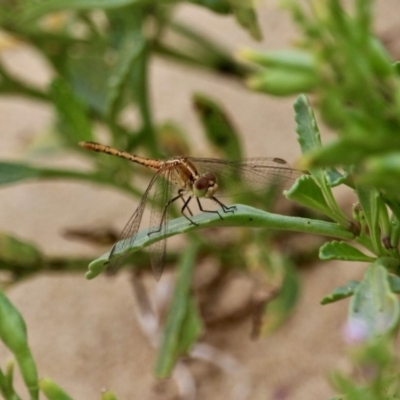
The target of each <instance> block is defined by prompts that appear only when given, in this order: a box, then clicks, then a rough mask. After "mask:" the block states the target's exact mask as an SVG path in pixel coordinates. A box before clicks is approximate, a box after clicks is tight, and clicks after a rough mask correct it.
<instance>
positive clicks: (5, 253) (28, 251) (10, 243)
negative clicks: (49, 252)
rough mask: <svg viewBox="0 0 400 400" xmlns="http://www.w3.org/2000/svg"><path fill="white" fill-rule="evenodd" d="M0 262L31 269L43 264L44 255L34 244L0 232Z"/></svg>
mask: <svg viewBox="0 0 400 400" xmlns="http://www.w3.org/2000/svg"><path fill="white" fill-rule="evenodd" d="M0 262H1V263H2V264H6V265H10V266H13V265H17V266H19V267H23V268H26V269H29V268H30V267H37V266H38V264H40V263H42V262H43V255H42V253H41V252H40V251H39V250H38V249H37V248H36V247H35V246H33V245H32V244H30V243H28V242H24V241H22V240H19V239H17V238H15V237H13V236H10V235H6V234H5V233H2V232H0Z"/></svg>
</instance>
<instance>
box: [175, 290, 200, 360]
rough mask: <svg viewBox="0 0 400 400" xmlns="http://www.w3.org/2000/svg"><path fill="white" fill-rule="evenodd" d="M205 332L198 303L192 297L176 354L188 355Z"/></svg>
mask: <svg viewBox="0 0 400 400" xmlns="http://www.w3.org/2000/svg"><path fill="white" fill-rule="evenodd" d="M171 311H172V310H171ZM203 331H204V326H203V320H202V319H201V315H200V311H199V308H198V306H197V302H196V300H195V298H194V297H193V296H190V297H189V304H188V309H187V311H186V316H185V320H184V321H183V323H182V330H181V332H180V339H179V343H178V347H177V349H176V354H177V355H185V354H187V353H188V352H189V351H190V349H191V347H192V346H193V344H194V343H196V342H197V340H198V338H199V336H200V335H201V334H202V333H203Z"/></svg>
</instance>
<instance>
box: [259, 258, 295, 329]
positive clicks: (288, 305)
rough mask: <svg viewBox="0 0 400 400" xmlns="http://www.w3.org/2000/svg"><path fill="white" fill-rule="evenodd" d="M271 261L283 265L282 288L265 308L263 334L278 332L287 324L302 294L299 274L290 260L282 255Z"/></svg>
mask: <svg viewBox="0 0 400 400" xmlns="http://www.w3.org/2000/svg"><path fill="white" fill-rule="evenodd" d="M271 260H272V261H273V262H277V263H279V262H280V263H281V266H280V267H281V268H282V269H283V271H282V274H283V276H282V286H281V288H280V289H279V293H278V295H277V296H276V297H275V298H273V299H272V300H271V301H269V302H268V304H267V305H266V307H265V313H264V315H265V322H264V323H263V324H262V332H270V331H272V330H276V329H278V328H279V327H280V326H281V325H282V324H283V323H285V321H287V319H288V318H289V317H290V315H291V314H292V312H293V311H294V309H295V307H296V305H297V304H298V299H299V294H300V281H299V274H298V272H297V270H296V268H294V266H293V264H292V263H291V262H290V261H289V259H288V258H286V257H283V256H282V255H281V254H273V255H272V259H271ZM274 267H276V265H275V266H274ZM274 278H276V276H275V277H274Z"/></svg>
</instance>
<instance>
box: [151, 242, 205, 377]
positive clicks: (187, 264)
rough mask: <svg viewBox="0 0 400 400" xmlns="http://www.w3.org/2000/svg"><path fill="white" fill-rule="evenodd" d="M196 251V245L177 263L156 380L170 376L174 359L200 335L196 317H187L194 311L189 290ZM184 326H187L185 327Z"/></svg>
mask: <svg viewBox="0 0 400 400" xmlns="http://www.w3.org/2000/svg"><path fill="white" fill-rule="evenodd" d="M197 249H198V246H197V245H191V246H190V247H188V248H187V249H186V251H185V252H184V253H183V254H182V257H181V260H180V263H179V272H178V278H177V282H176V286H175V290H174V295H173V298H172V303H171V306H170V309H169V313H168V317H167V322H166V325H165V329H164V332H163V337H162V341H161V347H160V351H159V353H158V359H157V363H156V367H155V375H156V376H157V377H158V378H162V379H163V378H167V377H169V376H170V375H171V373H172V371H173V369H174V366H175V363H176V361H177V358H178V357H179V356H180V355H182V353H181V352H182V351H184V350H187V349H188V348H189V347H190V346H191V345H192V344H193V343H194V342H195V341H196V339H197V337H198V335H199V329H197V328H198V326H199V324H198V323H197V322H196V321H197V320H198V318H197V317H196V318H194V317H192V316H190V315H189V313H191V312H193V306H191V303H192V301H193V299H191V294H190V290H191V285H192V273H193V269H194V267H195V265H196V263H195V260H196V255H197ZM185 323H186V324H189V325H190V326H186V327H185ZM181 340H182V343H181Z"/></svg>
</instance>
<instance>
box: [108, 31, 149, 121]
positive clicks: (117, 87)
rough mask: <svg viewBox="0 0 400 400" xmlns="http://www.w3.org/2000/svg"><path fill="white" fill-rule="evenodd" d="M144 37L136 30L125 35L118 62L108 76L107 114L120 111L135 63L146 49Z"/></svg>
mask: <svg viewBox="0 0 400 400" xmlns="http://www.w3.org/2000/svg"><path fill="white" fill-rule="evenodd" d="M144 44H145V41H144V38H143V36H142V35H141V34H138V33H137V32H136V31H133V32H129V34H126V35H125V36H124V40H123V43H122V44H121V48H120V51H119V55H118V59H117V62H116V63H115V66H114V67H113V68H112V69H111V71H110V75H109V77H108V94H107V104H106V111H105V112H106V114H107V115H114V114H116V112H117V111H118V105H119V104H120V102H121V98H122V95H123V93H124V90H123V89H124V85H125V84H126V82H127V80H128V78H129V76H130V73H131V70H132V66H133V64H134V63H135V62H136V61H137V59H138V58H139V57H140V55H141V54H142V51H143V49H144Z"/></svg>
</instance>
